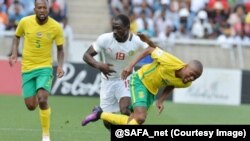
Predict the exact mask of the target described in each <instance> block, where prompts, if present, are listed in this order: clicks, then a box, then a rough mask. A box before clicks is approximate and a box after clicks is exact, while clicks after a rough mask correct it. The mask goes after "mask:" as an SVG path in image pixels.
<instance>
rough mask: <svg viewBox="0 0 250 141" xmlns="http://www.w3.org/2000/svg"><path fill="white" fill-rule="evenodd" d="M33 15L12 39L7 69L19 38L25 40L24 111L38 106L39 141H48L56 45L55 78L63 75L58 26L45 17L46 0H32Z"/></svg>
mask: <svg viewBox="0 0 250 141" xmlns="http://www.w3.org/2000/svg"><path fill="white" fill-rule="evenodd" d="M34 12H35V15H31V16H27V17H24V18H23V19H21V21H20V22H19V24H18V26H17V28H16V33H15V37H14V39H13V45H12V51H11V52H12V54H11V56H10V58H9V63H10V65H11V66H12V65H14V64H15V63H16V61H17V49H18V46H19V41H20V38H21V37H23V38H24V47H23V56H22V89H23V92H22V93H23V97H24V102H25V105H26V107H27V108H28V109H29V110H30V111H33V110H35V109H36V107H37V106H38V105H39V109H40V110H39V111H40V112H39V114H40V120H41V126H42V135H43V139H42V141H50V137H49V128H50V114H51V109H50V107H49V104H48V96H49V93H50V90H51V85H52V84H51V83H52V79H53V76H52V45H53V42H54V41H55V43H56V45H57V59H58V66H57V70H56V71H57V77H59V78H61V77H62V76H63V75H64V71H63V59H64V52H63V44H64V36H63V29H62V27H61V25H60V24H59V23H58V22H56V21H55V20H53V19H52V18H50V17H49V16H48V13H49V2H48V0H35V8H34Z"/></svg>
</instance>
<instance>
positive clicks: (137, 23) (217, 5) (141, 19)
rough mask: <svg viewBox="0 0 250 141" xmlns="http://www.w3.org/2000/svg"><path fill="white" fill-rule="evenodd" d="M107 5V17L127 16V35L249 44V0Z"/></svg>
mask: <svg viewBox="0 0 250 141" xmlns="http://www.w3.org/2000/svg"><path fill="white" fill-rule="evenodd" d="M108 3H109V11H110V15H116V14H119V13H125V14H127V15H129V16H130V19H131V21H132V23H131V31H133V32H142V33H144V34H147V35H148V36H149V37H155V38H158V39H160V40H166V39H168V40H174V39H183V38H185V39H190V38H192V39H216V40H218V41H219V42H227V43H247V42H249V36H250V0H109V1H108Z"/></svg>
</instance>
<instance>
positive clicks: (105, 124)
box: [103, 121, 112, 131]
mask: <svg viewBox="0 0 250 141" xmlns="http://www.w3.org/2000/svg"><path fill="white" fill-rule="evenodd" d="M103 125H104V127H105V128H106V129H108V130H109V131H110V130H111V125H112V124H111V123H109V122H107V121H103Z"/></svg>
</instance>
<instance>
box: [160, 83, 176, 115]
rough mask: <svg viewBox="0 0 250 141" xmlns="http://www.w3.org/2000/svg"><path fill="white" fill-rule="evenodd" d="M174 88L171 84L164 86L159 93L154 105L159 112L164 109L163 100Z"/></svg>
mask: <svg viewBox="0 0 250 141" xmlns="http://www.w3.org/2000/svg"><path fill="white" fill-rule="evenodd" d="M173 90H174V87H173V86H166V87H165V88H164V90H163V92H162V94H161V95H160V97H159V99H158V100H157V102H156V107H157V108H158V112H159V114H160V113H161V112H162V111H163V109H164V101H165V100H166V99H167V97H168V96H169V95H170V94H171V93H172V91H173Z"/></svg>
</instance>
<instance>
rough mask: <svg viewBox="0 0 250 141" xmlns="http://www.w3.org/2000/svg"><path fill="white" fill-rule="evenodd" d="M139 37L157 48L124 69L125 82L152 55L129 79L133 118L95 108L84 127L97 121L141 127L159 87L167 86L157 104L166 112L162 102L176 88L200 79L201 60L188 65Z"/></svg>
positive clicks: (146, 39) (144, 39)
mask: <svg viewBox="0 0 250 141" xmlns="http://www.w3.org/2000/svg"><path fill="white" fill-rule="evenodd" d="M140 37H141V39H142V40H143V41H145V42H147V43H148V44H149V45H150V46H152V47H155V48H151V47H150V48H147V49H146V50H144V51H143V52H142V53H141V54H140V55H139V56H138V57H137V58H136V59H135V60H133V61H132V62H131V63H130V65H129V66H128V67H126V68H125V69H124V70H123V72H122V74H121V77H122V79H125V78H126V77H127V76H128V75H129V74H131V72H132V68H133V66H134V65H135V64H136V63H137V62H138V61H139V60H140V59H142V58H143V57H145V56H146V55H148V54H151V57H152V58H153V60H154V61H153V62H152V63H150V64H146V65H143V66H142V67H141V68H140V69H139V70H137V71H136V72H135V73H133V74H132V76H131V78H130V93H131V103H132V104H131V110H132V114H131V115H130V116H126V115H118V114H112V113H107V112H102V109H101V108H100V107H94V109H93V112H92V113H91V114H90V115H88V116H87V117H86V118H85V119H84V123H85V125H87V124H88V123H89V122H92V121H96V120H98V119H102V120H105V121H108V122H110V123H112V124H119V125H125V124H131V125H132V124H133V125H141V124H143V123H144V122H145V120H146V117H147V110H148V108H149V107H150V106H151V105H152V104H153V102H154V100H155V96H156V94H157V93H158V90H159V89H160V88H164V87H165V88H164V90H163V93H162V94H161V95H160V96H159V99H158V100H157V102H156V107H157V108H158V111H159V113H161V112H162V110H163V109H164V104H163V103H164V101H165V99H166V98H167V97H168V95H169V94H171V92H172V91H173V89H174V88H185V87H189V86H190V85H191V83H192V81H194V80H196V79H197V78H198V77H200V76H201V74H202V71H203V65H202V63H201V62H200V61H198V60H192V61H190V62H189V63H188V64H186V63H184V62H183V61H181V60H180V59H178V58H177V57H175V56H173V55H171V54H169V53H168V52H165V51H163V50H162V49H160V48H159V47H157V46H156V45H152V44H154V43H153V42H152V41H150V40H149V39H148V38H146V37H145V36H143V35H141V36H140ZM142 37H143V38H142Z"/></svg>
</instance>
